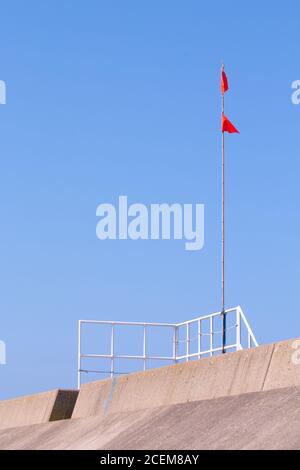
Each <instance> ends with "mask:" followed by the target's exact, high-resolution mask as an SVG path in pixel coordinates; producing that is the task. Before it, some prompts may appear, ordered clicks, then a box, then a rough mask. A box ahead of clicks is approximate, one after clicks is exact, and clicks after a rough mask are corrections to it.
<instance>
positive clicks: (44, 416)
mask: <svg viewBox="0 0 300 470" xmlns="http://www.w3.org/2000/svg"><path fill="white" fill-rule="evenodd" d="M77 396H78V391H77V390H53V391H50V392H44V393H36V394H34V395H29V396H25V397H19V398H15V399H13V400H3V401H0V429H3V428H7V427H15V426H24V425H29V424H35V423H45V422H47V421H55V420H59V419H67V418H70V417H71V415H72V412H73V409H74V406H75V402H76V399H77Z"/></svg>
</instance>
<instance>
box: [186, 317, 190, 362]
mask: <svg viewBox="0 0 300 470" xmlns="http://www.w3.org/2000/svg"><path fill="white" fill-rule="evenodd" d="M189 355H190V324H189V323H187V324H186V362H189Z"/></svg>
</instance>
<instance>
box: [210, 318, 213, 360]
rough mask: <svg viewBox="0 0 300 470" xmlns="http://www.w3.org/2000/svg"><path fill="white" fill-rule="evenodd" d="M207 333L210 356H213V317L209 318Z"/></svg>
mask: <svg viewBox="0 0 300 470" xmlns="http://www.w3.org/2000/svg"><path fill="white" fill-rule="evenodd" d="M209 333H210V347H209V349H210V356H212V355H213V352H212V350H213V347H214V340H213V334H214V324H213V317H212V316H211V317H209Z"/></svg>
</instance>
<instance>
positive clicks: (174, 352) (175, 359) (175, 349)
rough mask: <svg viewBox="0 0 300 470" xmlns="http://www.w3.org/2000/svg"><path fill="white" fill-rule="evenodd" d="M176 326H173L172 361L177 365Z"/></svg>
mask: <svg viewBox="0 0 300 470" xmlns="http://www.w3.org/2000/svg"><path fill="white" fill-rule="evenodd" d="M177 343H178V326H173V361H174V364H176V363H177Z"/></svg>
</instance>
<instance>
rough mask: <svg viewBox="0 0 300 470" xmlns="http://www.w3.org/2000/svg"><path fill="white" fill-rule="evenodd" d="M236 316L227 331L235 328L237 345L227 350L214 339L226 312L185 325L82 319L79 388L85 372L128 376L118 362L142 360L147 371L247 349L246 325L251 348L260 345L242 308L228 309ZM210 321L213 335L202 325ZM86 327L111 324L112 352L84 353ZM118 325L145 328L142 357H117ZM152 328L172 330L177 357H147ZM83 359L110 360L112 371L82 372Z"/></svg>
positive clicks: (227, 313)
mask: <svg viewBox="0 0 300 470" xmlns="http://www.w3.org/2000/svg"><path fill="white" fill-rule="evenodd" d="M232 313H235V323H234V325H233V326H230V327H228V328H227V329H226V331H229V330H230V329H235V331H236V333H235V343H233V344H229V345H228V344H227V345H225V348H223V347H221V346H220V347H219V346H218V347H216V346H215V344H214V336H216V335H218V334H221V333H222V331H221V330H220V331H216V330H214V319H215V318H216V317H219V316H220V315H221V314H222V313H221V312H214V313H211V314H209V315H204V316H202V317H197V318H194V319H192V320H187V321H185V322H181V323H166V322H132V321H130V322H126V321H109V320H79V321H78V359H77V362H78V365H77V375H78V388H79V387H80V385H81V373H82V372H95V373H96V372H99V373H110V375H111V377H113V376H114V375H118V374H124V373H125V372H116V371H115V360H116V359H120V360H133V359H134V360H142V361H143V365H144V366H143V368H144V370H146V369H147V365H148V364H147V362H148V361H156V360H157V361H169V362H173V363H174V364H176V363H177V362H178V361H183V360H185V361H189V360H191V359H194V358H199V359H200V358H201V357H203V356H207V355H210V356H213V355H214V354H216V353H219V352H222V351H223V350H224V349H225V351H228V350H232V349H235V350H237V351H238V350H240V349H243V346H242V344H241V343H242V339H241V338H242V335H241V333H242V331H241V330H242V326H244V327H245V328H246V333H247V346H246V347H248V348H251V347H252V345H254V346H255V347H256V346H258V343H257V341H256V338H255V336H254V333H253V331H252V329H251V327H250V325H249V323H248V321H247V319H246V316H245V314H244V313H243V311H242V308H241V307H240V306H237V307H234V308H230V309H227V310H226V311H225V314H226V315H229V314H232ZM207 320H209V332H208V333H206V332H205V333H204V332H203V331H202V322H205V321H207ZM193 323H197V334H196V336H193V337H191V336H190V333H191V325H192V324H193ZM84 324H96V325H109V326H110V327H111V333H110V334H111V343H110V353H108V354H90V353H89V354H88V353H83V352H82V351H81V344H82V339H81V335H82V326H83V325H84ZM117 326H133V327H142V328H143V331H144V334H143V353H142V354H140V355H131V354H129V355H126V354H116V353H115V327H117ZM148 327H158V328H172V329H173V338H172V344H173V354H172V355H171V356H170V355H169V356H163V355H151V356H150V355H148V354H147V346H148V344H147V329H148ZM183 327H185V338H184V339H179V331H181V330H180V329H181V328H183ZM205 336H208V337H209V347H206V348H204V349H202V343H203V341H202V337H205ZM192 341H197V352H191V347H190V344H191V342H192ZM180 343H186V353H185V354H179V346H180ZM83 358H86V359H88V358H90V359H92V358H96V359H97V358H99V359H109V360H110V361H111V362H110V371H103V372H102V371H92V370H90V369H82V368H81V359H83Z"/></svg>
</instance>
